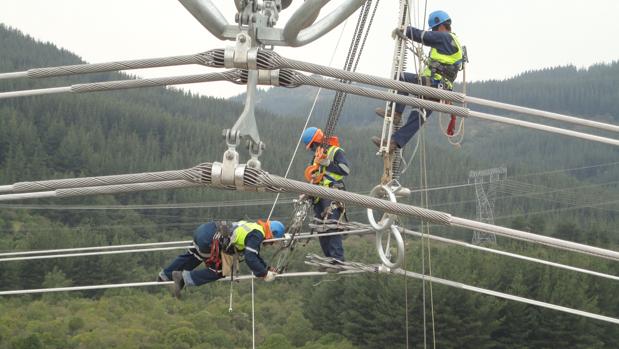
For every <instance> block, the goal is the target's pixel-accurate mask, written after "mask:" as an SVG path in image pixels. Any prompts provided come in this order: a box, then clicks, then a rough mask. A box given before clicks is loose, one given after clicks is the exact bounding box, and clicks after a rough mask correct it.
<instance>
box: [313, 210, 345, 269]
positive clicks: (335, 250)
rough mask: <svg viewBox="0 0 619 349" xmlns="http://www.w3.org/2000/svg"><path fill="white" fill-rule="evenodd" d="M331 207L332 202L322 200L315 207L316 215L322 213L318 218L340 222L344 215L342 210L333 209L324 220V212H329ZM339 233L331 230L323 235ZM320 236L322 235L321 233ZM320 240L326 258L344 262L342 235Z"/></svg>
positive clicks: (325, 237) (324, 237) (320, 238)
mask: <svg viewBox="0 0 619 349" xmlns="http://www.w3.org/2000/svg"><path fill="white" fill-rule="evenodd" d="M330 206H331V200H327V199H320V201H318V203H316V204H315V205H314V213H318V212H320V215H316V217H318V218H320V219H326V220H327V221H329V222H336V221H338V220H339V219H340V216H341V214H342V211H341V208H337V209H333V210H332V211H331V212H330V213H329V214H327V216H326V217H324V218H323V216H324V212H327V210H328V209H329V207H330ZM319 210H320V211H319ZM337 231H338V229H329V230H326V231H324V232H323V233H333V232H337ZM318 234H319V235H320V233H318ZM318 240H319V241H320V247H321V248H322V252H323V253H324V254H325V257H331V258H334V259H337V260H338V261H344V246H343V244H342V236H341V235H331V236H323V237H319V238H318Z"/></svg>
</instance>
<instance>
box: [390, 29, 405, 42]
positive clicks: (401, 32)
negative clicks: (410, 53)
mask: <svg viewBox="0 0 619 349" xmlns="http://www.w3.org/2000/svg"><path fill="white" fill-rule="evenodd" d="M405 31H406V28H405V27H397V28H395V29H394V30H393V31H392V32H391V38H392V39H394V40H395V39H396V38H398V37H399V38H402V39H404V40H406V39H408V38H407V37H406V33H405Z"/></svg>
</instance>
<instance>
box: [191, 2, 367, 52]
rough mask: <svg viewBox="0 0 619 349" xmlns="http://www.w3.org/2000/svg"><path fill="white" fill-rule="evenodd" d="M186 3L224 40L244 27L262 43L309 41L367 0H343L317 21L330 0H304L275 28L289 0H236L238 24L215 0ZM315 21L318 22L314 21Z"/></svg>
mask: <svg viewBox="0 0 619 349" xmlns="http://www.w3.org/2000/svg"><path fill="white" fill-rule="evenodd" d="M179 1H180V2H181V3H182V4H183V6H185V8H186V9H187V10H188V11H189V12H190V13H191V14H192V15H193V16H194V17H195V18H196V19H197V20H198V21H199V22H200V23H201V24H202V25H203V26H204V27H205V28H206V29H207V30H208V31H209V32H211V33H212V34H213V35H215V36H216V37H217V38H219V39H221V40H234V39H235V37H236V35H237V34H238V33H239V32H240V31H241V30H243V29H244V28H243V27H245V28H247V27H250V29H249V30H248V32H249V33H250V35H251V36H253V37H254V38H256V40H257V41H258V42H260V44H263V45H277V46H292V47H298V46H303V45H307V44H309V43H310V42H312V41H314V40H317V39H318V38H320V37H322V36H323V35H325V34H326V33H328V32H329V31H331V30H332V29H333V28H335V27H337V26H338V25H340V24H341V23H342V22H343V21H344V20H345V19H346V18H348V17H349V16H350V15H352V14H353V13H354V12H355V11H356V10H357V9H358V8H359V7H361V5H363V3H365V1H366V0H341V1H340V3H339V4H338V6H337V8H335V9H334V10H333V11H331V13H329V14H327V15H325V16H323V17H322V18H321V19H320V20H318V21H316V20H317V18H318V15H319V13H320V10H321V9H322V8H323V7H324V6H325V5H326V4H327V3H329V0H312V1H305V2H304V3H303V4H302V5H301V6H300V7H299V8H298V9H297V10H296V11H295V12H294V14H293V15H292V17H291V18H290V19H289V20H288V22H287V23H286V25H285V26H284V28H275V24H276V23H277V21H278V19H279V12H280V11H282V10H283V9H285V8H287V7H288V6H289V5H290V3H291V1H290V0H235V5H236V7H237V10H238V11H239V12H237V14H236V18H235V20H236V22H237V23H238V24H237V25H231V24H230V23H229V22H228V21H227V20H226V18H225V17H224V16H223V15H222V14H221V12H219V9H218V8H217V6H216V5H215V1H213V0H179ZM314 22H316V23H314Z"/></svg>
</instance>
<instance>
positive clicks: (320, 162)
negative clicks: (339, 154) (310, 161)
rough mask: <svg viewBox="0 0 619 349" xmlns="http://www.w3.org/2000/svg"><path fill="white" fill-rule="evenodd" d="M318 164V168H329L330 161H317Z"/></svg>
mask: <svg viewBox="0 0 619 349" xmlns="http://www.w3.org/2000/svg"><path fill="white" fill-rule="evenodd" d="M318 164H319V165H320V166H324V167H327V166H329V165H330V164H331V161H330V160H329V159H327V158H325V159H320V160H319V161H318Z"/></svg>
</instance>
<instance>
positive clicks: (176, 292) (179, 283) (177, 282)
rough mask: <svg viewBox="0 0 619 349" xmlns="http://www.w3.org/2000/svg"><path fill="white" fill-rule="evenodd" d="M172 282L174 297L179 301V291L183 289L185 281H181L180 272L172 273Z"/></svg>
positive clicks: (181, 274) (181, 273)
mask: <svg viewBox="0 0 619 349" xmlns="http://www.w3.org/2000/svg"><path fill="white" fill-rule="evenodd" d="M172 280H174V290H173V292H172V293H173V294H174V297H176V298H177V299H181V290H182V289H183V288H184V287H185V280H184V279H183V272H182V271H173V272H172Z"/></svg>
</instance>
